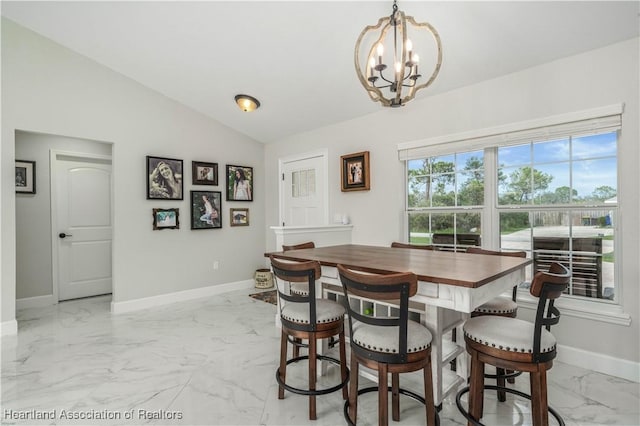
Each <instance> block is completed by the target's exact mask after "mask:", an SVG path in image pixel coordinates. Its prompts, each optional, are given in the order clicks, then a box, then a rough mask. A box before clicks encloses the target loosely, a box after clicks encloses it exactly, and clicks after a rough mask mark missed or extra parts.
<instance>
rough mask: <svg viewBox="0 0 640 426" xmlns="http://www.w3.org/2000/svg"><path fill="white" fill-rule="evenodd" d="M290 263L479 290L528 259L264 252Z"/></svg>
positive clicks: (389, 251)
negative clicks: (405, 275) (397, 275)
mask: <svg viewBox="0 0 640 426" xmlns="http://www.w3.org/2000/svg"><path fill="white" fill-rule="evenodd" d="M270 254H273V255H277V256H278V257H282V258H285V259H290V260H299V261H305V260H317V261H318V262H320V264H321V265H324V266H336V265H337V264H342V265H345V266H347V267H349V268H352V269H356V270H360V271H365V272H371V273H376V274H389V273H394V272H413V273H415V274H416V275H417V276H418V280H420V281H428V282H434V283H441V284H450V285H456V286H462V287H471V288H475V287H480V286H482V285H484V284H487V283H489V282H491V281H494V280H496V279H498V278H500V277H502V276H505V275H507V274H510V273H511V272H514V271H517V270H519V269H522V268H524V267H525V266H527V265H529V264H530V263H531V259H526V258H525V259H523V258H517V257H509V256H490V255H483V254H468V253H455V252H449V251H437V250H434V251H432V250H419V249H410V248H391V247H378V246H366V245H356V244H346V245H339V246H328V247H316V248H311V249H302V250H290V251H287V252H274V253H266V254H265V256H269V255H270Z"/></svg>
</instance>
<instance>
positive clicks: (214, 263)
mask: <svg viewBox="0 0 640 426" xmlns="http://www.w3.org/2000/svg"><path fill="white" fill-rule="evenodd" d="M219 267H220V262H219V261H217V260H214V261H213V269H218V268H219Z"/></svg>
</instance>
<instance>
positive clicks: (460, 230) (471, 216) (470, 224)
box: [456, 213, 481, 245]
mask: <svg viewBox="0 0 640 426" xmlns="http://www.w3.org/2000/svg"><path fill="white" fill-rule="evenodd" d="M480 220H481V219H480V213H457V214H456V234H457V235H458V237H459V238H458V239H457V240H458V242H460V243H461V244H464V243H465V241H463V240H464V238H462V237H461V235H463V234H470V235H480V234H481V232H480ZM469 245H476V244H469ZM477 245H480V244H477Z"/></svg>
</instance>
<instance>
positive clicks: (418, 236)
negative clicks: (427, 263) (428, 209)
mask: <svg viewBox="0 0 640 426" xmlns="http://www.w3.org/2000/svg"><path fill="white" fill-rule="evenodd" d="M430 217H431V214H430V213H422V212H420V213H417V212H416V213H409V242H410V243H413V244H431V227H430Z"/></svg>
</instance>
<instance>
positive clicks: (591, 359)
mask: <svg viewBox="0 0 640 426" xmlns="http://www.w3.org/2000/svg"><path fill="white" fill-rule="evenodd" d="M556 359H557V360H558V361H560V362H564V363H565V364H570V365H575V366H576V367H581V368H585V369H587V370H593V371H597V372H598V373H602V374H607V375H609V376H615V377H620V378H622V379H626V380H631V381H632V382H636V383H640V363H637V362H633V361H628V360H626V359H620V358H614V357H612V356H609V355H604V354H599V353H595V352H589V351H585V350H584V349H578V348H573V347H571V346H563V345H558V356H557V357H556Z"/></svg>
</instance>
